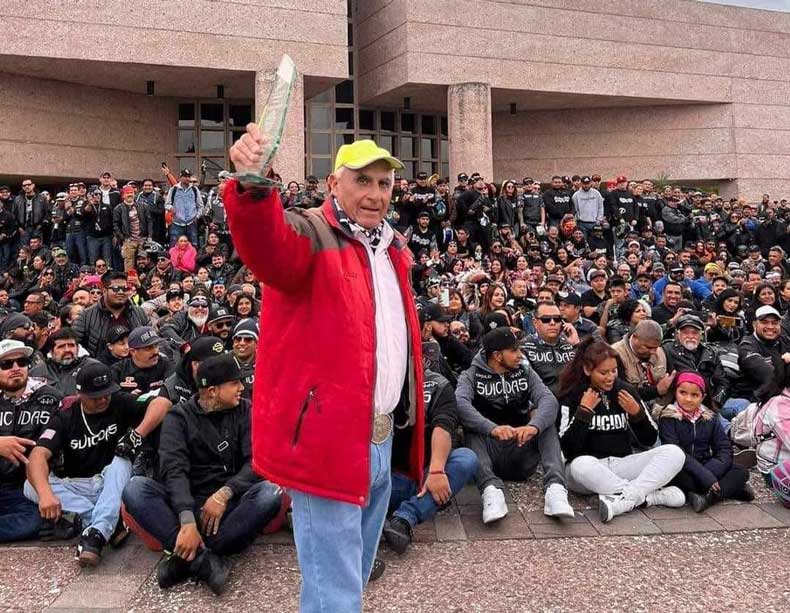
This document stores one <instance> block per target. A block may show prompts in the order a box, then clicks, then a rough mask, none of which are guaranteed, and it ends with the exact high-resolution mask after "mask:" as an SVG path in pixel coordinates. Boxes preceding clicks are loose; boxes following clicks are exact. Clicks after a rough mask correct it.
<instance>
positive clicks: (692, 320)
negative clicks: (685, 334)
mask: <svg viewBox="0 0 790 613" xmlns="http://www.w3.org/2000/svg"><path fill="white" fill-rule="evenodd" d="M687 326H692V327H693V328H696V329H697V330H704V329H705V324H704V323H702V320H701V319H700V318H699V317H697V316H696V315H691V314H686V315H681V316H680V317H678V322H677V324H675V329H676V330H681V329H683V328H685V327H687Z"/></svg>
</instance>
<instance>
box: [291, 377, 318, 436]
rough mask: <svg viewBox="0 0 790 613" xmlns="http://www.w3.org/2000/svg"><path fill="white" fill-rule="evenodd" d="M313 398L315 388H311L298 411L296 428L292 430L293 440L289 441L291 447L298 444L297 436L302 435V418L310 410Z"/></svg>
mask: <svg viewBox="0 0 790 613" xmlns="http://www.w3.org/2000/svg"><path fill="white" fill-rule="evenodd" d="M314 398H315V388H314V387H312V388H310V391H309V392H308V393H307V398H305V399H304V402H303V403H302V408H301V409H300V411H299V418H298V419H297V420H296V428H295V429H294V435H293V439H291V447H296V443H298V442H299V435H300V434H301V433H302V422H304V416H305V414H306V413H307V409H309V408H310V404H311V403H312V402H313V399H314Z"/></svg>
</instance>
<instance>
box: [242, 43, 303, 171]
mask: <svg viewBox="0 0 790 613" xmlns="http://www.w3.org/2000/svg"><path fill="white" fill-rule="evenodd" d="M295 83H296V65H295V64H294V61H293V60H292V59H291V58H290V57H289V56H288V55H287V54H286V55H283V57H282V59H281V60H280V65H279V66H278V67H277V73H276V75H275V77H274V85H273V86H272V89H271V91H270V92H269V96H268V98H266V105H265V106H264V107H263V112H262V113H261V117H260V119H259V120H258V127H259V128H260V130H261V132H262V133H263V135H264V136H265V137H266V145H265V147H264V150H263V154H262V158H263V159H262V160H261V167H260V169H259V170H258V172H257V173H255V172H243V173H235V174H233V175H231V176H233V177H234V178H236V179H238V180H239V181H241V182H244V183H259V184H262V185H270V186H271V185H279V183H277V181H275V180H273V179H271V178H269V177H267V176H265V175H266V173H267V172H268V171H269V166H270V164H271V163H272V158H274V154H275V153H277V149H279V147H280V141H281V139H282V136H283V128H285V117H286V115H287V113H288V105H289V103H290V101H291V92H293V88H294V84H295Z"/></svg>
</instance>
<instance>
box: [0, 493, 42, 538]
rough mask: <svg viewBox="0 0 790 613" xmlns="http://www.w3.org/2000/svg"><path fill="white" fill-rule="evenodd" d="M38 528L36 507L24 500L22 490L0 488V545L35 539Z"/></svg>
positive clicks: (39, 523) (39, 521) (38, 517)
mask: <svg viewBox="0 0 790 613" xmlns="http://www.w3.org/2000/svg"><path fill="white" fill-rule="evenodd" d="M40 528H41V515H39V513H38V505H36V504H33V503H32V502H30V501H29V500H28V499H27V498H25V495H24V494H23V493H22V488H21V487H15V488H14V487H9V488H0V543H11V542H13V541H24V540H26V539H31V538H35V537H36V536H37V535H38V531H39V529H40Z"/></svg>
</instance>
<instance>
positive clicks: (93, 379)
mask: <svg viewBox="0 0 790 613" xmlns="http://www.w3.org/2000/svg"><path fill="white" fill-rule="evenodd" d="M120 389H121V388H120V386H119V385H118V384H117V383H115V381H113V379H112V374H111V373H110V367H109V366H107V365H106V364H104V363H103V362H99V361H98V360H88V361H86V362H85V364H84V365H83V366H82V368H80V369H79V372H77V393H79V394H80V395H82V396H86V397H88V398H100V397H102V396H109V395H110V394H114V393H115V392H117V391H119V390H120Z"/></svg>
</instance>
